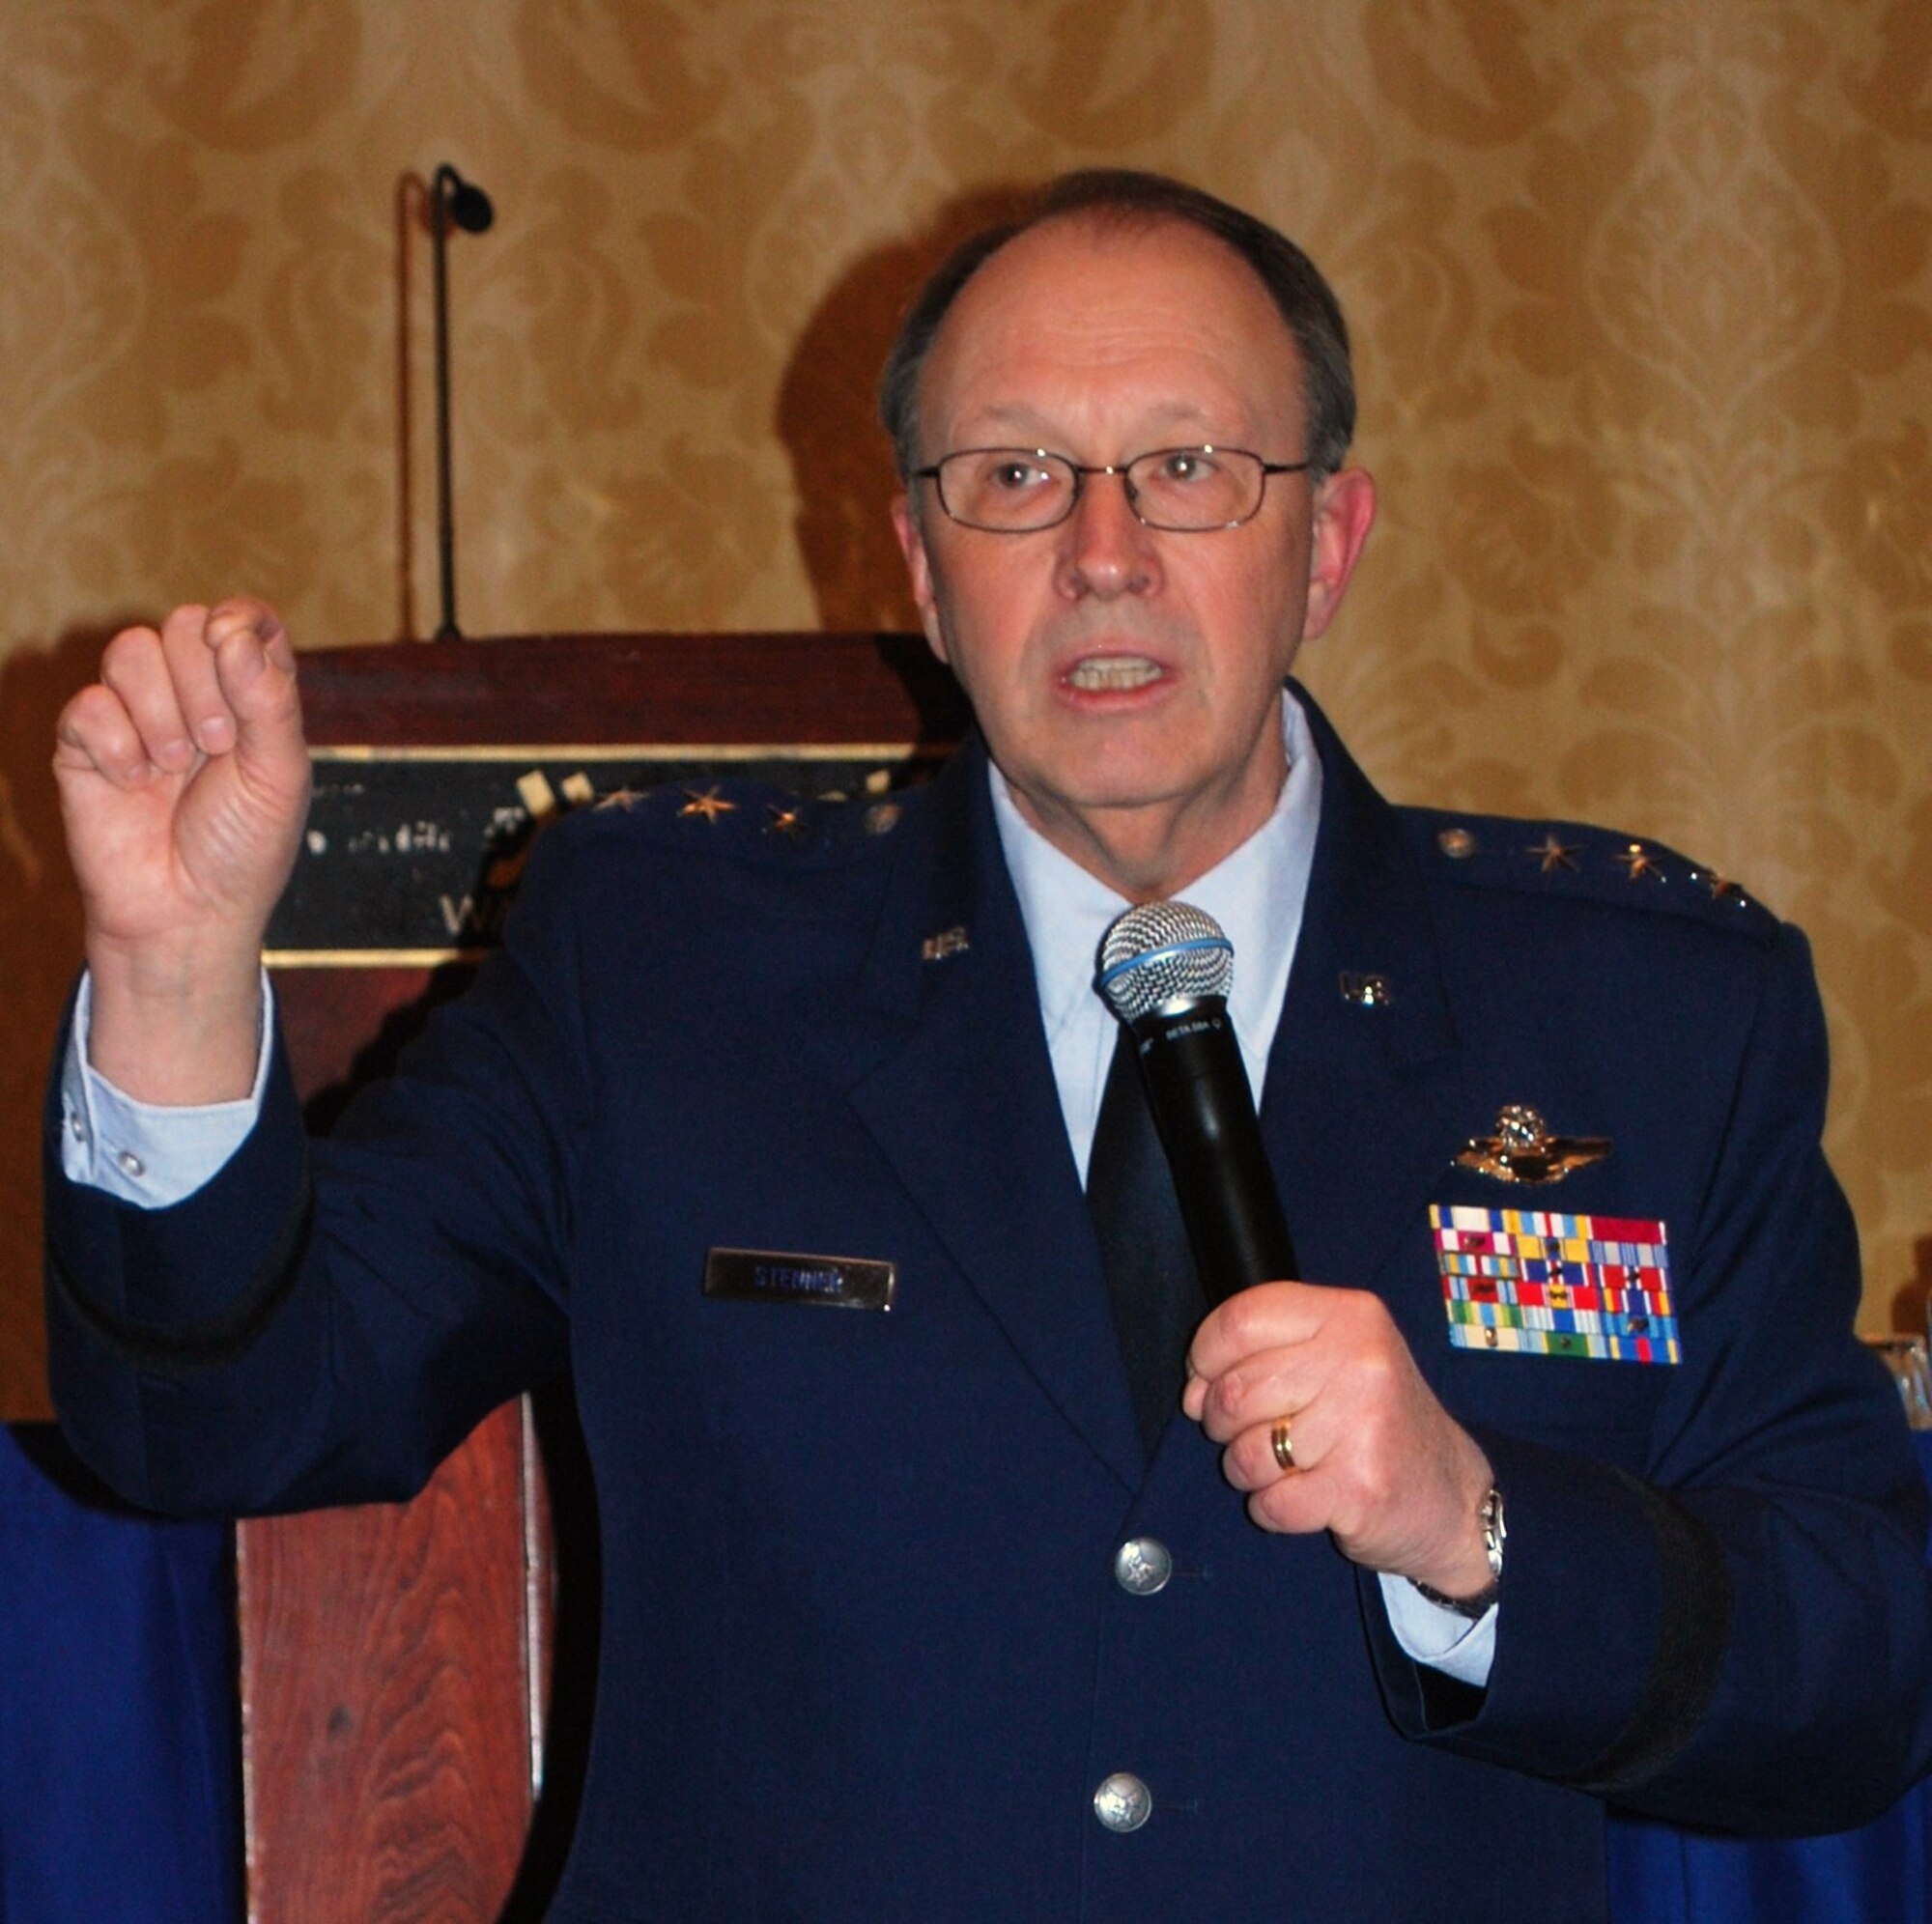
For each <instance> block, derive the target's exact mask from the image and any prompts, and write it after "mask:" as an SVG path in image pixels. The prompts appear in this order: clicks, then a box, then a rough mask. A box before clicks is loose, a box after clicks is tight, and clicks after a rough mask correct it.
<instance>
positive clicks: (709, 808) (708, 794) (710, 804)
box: [677, 786, 738, 822]
mask: <svg viewBox="0 0 1932 1924" xmlns="http://www.w3.org/2000/svg"><path fill="white" fill-rule="evenodd" d="M684 792H685V794H686V796H687V797H688V798H689V799H688V800H687V801H686V803H685V805H684V806H683V807H682V808H680V809H679V810H678V811H677V812H678V813H679V814H680V815H702V816H703V817H704V819H705V820H706V821H707V822H715V821H716V820H717V819H718V818H719V816H720V815H728V814H729V813H730V812H731V811H732V809H734V808H735V807H736V806H738V805H737V803H735V802H727V801H725V798H724V797H723V796H722V795H720V794H719V792H718V790H717V788H716V787H715V786H714V787H711V788H707V789H705V790H704V792H703V793H702V794H699V793H698V791H697V790H696V789H695V788H687V789H686V790H685V791H684Z"/></svg>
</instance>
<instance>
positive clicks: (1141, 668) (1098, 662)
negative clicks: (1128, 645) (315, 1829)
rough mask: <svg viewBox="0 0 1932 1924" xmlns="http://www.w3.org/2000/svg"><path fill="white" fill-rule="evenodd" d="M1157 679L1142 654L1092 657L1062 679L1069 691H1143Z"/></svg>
mask: <svg viewBox="0 0 1932 1924" xmlns="http://www.w3.org/2000/svg"><path fill="white" fill-rule="evenodd" d="M1159 679H1160V668H1159V666H1158V665H1156V664H1155V663H1152V662H1150V661H1149V660H1148V659H1147V657H1146V656H1145V655H1095V656H1093V657H1091V658H1090V659H1088V660H1087V661H1084V662H1082V663H1080V664H1079V665H1078V666H1076V667H1075V668H1074V669H1073V670H1072V672H1071V673H1069V674H1068V675H1067V677H1066V685H1067V686H1068V687H1069V688H1080V689H1125V688H1145V687H1146V686H1147V685H1148V683H1149V682H1151V681H1158V680H1159Z"/></svg>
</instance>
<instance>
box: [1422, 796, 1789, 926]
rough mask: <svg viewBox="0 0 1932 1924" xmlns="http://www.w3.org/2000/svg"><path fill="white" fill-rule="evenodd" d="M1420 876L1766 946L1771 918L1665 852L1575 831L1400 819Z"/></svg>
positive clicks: (1448, 817)
mask: <svg viewBox="0 0 1932 1924" xmlns="http://www.w3.org/2000/svg"><path fill="white" fill-rule="evenodd" d="M1398 812H1399V813H1400V814H1401V815H1402V817H1403V820H1404V826H1405V828H1406V830H1407V832H1408V835H1409V836H1410V839H1411V842H1412V843H1413V844H1414V846H1415V847H1416V849H1417V852H1418V853H1419V855H1420V856H1421V859H1422V863H1423V866H1424V868H1425V870H1426V871H1427V872H1428V873H1429V874H1431V875H1434V876H1436V877H1438V878H1442V879H1446V880H1449V881H1454V882H1461V883H1464V884H1467V885H1469V886H1472V887H1476V888H1490V889H1497V888H1500V889H1512V890H1518V891H1522V892H1524V893H1544V894H1549V895H1562V896H1570V897H1574V898H1577V899H1581V900H1586V901H1598V902H1609V903H1614V904H1616V905H1618V906H1621V907H1629V908H1644V909H1655V910H1661V911H1662V912H1663V913H1664V914H1675V915H1683V916H1691V917H1694V918H1695V919H1696V920H1700V921H1705V922H1710V923H1714V924H1717V925H1719V926H1728V927H1732V928H1736V929H1738V930H1740V931H1741V932H1743V933H1747V934H1750V935H1754V936H1759V937H1763V936H1767V935H1770V934H1772V933H1774V932H1775V931H1776V928H1777V918H1776V916H1774V915H1773V914H1772V913H1771V911H1770V910H1769V909H1767V908H1766V907H1765V906H1764V905H1763V904H1762V903H1761V902H1759V901H1758V900H1757V899H1756V898H1755V897H1754V896H1752V895H1749V894H1747V892H1746V891H1745V890H1744V889H1743V888H1741V887H1740V886H1739V885H1738V884H1737V883H1736V882H1734V881H1732V880H1731V879H1730V877H1728V876H1726V875H1724V874H1721V873H1720V872H1719V870H1717V869H1715V868H1713V867H1711V866H1710V864H1709V863H1701V862H1693V861H1692V860H1691V859H1690V857H1689V856H1685V855H1680V854H1678V852H1677V851H1676V850H1675V849H1673V848H1668V847H1666V846H1665V845H1664V844H1663V843H1662V842H1659V841H1652V840H1650V839H1649V838H1648V837H1646V836H1639V835H1623V834H1620V833H1619V832H1618V831H1616V830H1614V829H1601V828H1591V827H1589V826H1587V825H1586V824H1583V823H1577V822H1552V821H1536V820H1522V821H1519V820H1517V819H1516V818H1514V817H1512V816H1507V815H1464V814H1456V813H1452V812H1450V811H1448V810H1445V809H1436V808H1404V809H1401V810H1399V811H1398Z"/></svg>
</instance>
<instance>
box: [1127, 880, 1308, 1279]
mask: <svg viewBox="0 0 1932 1924" xmlns="http://www.w3.org/2000/svg"><path fill="white" fill-rule="evenodd" d="M1234 979H1235V947H1234V944H1233V943H1231V942H1230V941H1229V940H1228V938H1227V936H1226V935H1224V934H1223V933H1222V930H1221V925H1220V923H1219V922H1217V921H1216V920H1214V918H1213V917H1212V916H1210V915H1208V914H1207V913H1206V912H1205V911H1203V910H1201V909H1197V908H1195V907H1194V906H1193V904H1192V903H1190V902H1143V903H1142V904H1141V905H1140V906H1139V907H1137V908H1132V909H1129V910H1128V911H1127V912H1126V914H1125V915H1123V916H1122V917H1121V918H1120V920H1118V921H1116V922H1115V923H1114V925H1113V927H1111V928H1110V929H1109V930H1108V931H1107V937H1106V940H1105V941H1104V942H1103V943H1102V944H1101V945H1100V977H1099V989H1100V993H1101V994H1102V995H1103V996H1104V997H1105V998H1106V999H1107V1004H1108V1006H1109V1007H1111V1008H1112V1009H1113V1011H1114V1013H1115V1014H1116V1015H1117V1016H1119V1017H1120V1019H1121V1020H1122V1022H1123V1023H1125V1024H1126V1026H1127V1028H1128V1030H1129V1031H1130V1032H1131V1033H1132V1035H1133V1038H1134V1041H1135V1044H1136V1047H1137V1053H1138V1056H1139V1060H1140V1066H1141V1075H1142V1077H1143V1079H1144V1081H1145V1083H1146V1086H1147V1092H1148V1106H1149V1108H1151V1110H1152V1111H1153V1120H1154V1127H1155V1129H1156V1130H1158V1132H1159V1134H1160V1143H1161V1147H1162V1148H1163V1149H1164V1150H1166V1152H1167V1161H1168V1167H1169V1168H1170V1169H1171V1170H1172V1171H1173V1172H1174V1188H1175V1194H1176V1195H1177V1196H1178V1198H1179V1202H1180V1220H1181V1221H1182V1223H1184V1224H1185V1225H1186V1228H1187V1240H1188V1244H1189V1246H1190V1247H1191V1248H1192V1250H1193V1252H1194V1267H1195V1271H1196V1273H1197V1274H1198V1275H1199V1277H1200V1279H1201V1287H1202V1288H1203V1290H1204V1291H1205V1292H1206V1294H1207V1297H1208V1307H1209V1308H1210V1309H1211V1308H1213V1307H1214V1306H1215V1305H1216V1304H1219V1303H1223V1302H1225V1301H1226V1300H1227V1299H1228V1298H1229V1297H1230V1296H1233V1295H1236V1294H1237V1293H1238V1292H1239V1291H1241V1290H1243V1289H1246V1288H1250V1287H1253V1286H1254V1285H1255V1284H1257V1283H1279V1282H1284V1281H1288V1280H1291V1279H1293V1278H1294V1277H1296V1276H1297V1275H1298V1274H1299V1265H1298V1264H1297V1263H1296V1262H1295V1259H1294V1244H1293V1242H1292V1241H1291V1240H1290V1238H1289V1233H1288V1221H1287V1218H1286V1217H1284V1216H1283V1214H1282V1209H1281V1194H1280V1191H1279V1190H1277V1189H1276V1187H1275V1181H1274V1172H1273V1171H1272V1170H1271V1169H1269V1167H1268V1160H1267V1151H1266V1150H1265V1149H1264V1146H1263V1145H1262V1132H1261V1125H1260V1123H1259V1122H1258V1121H1257V1119H1256V1117H1255V1100H1254V1096H1253V1094H1252V1092H1251V1091H1250V1090H1249V1088H1248V1072H1247V1070H1246V1069H1245V1068H1244V1067H1243V1066H1242V1064H1241V1051H1240V1045H1239V1044H1238V1043H1237V1042H1236V1039H1235V1030H1234V1025H1233V1024H1232V1023H1231V1022H1230V1021H1229V1019H1228V991H1229V989H1230V988H1231V987H1232V986H1233V984H1234Z"/></svg>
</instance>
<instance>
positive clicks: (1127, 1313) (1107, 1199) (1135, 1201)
mask: <svg viewBox="0 0 1932 1924" xmlns="http://www.w3.org/2000/svg"><path fill="white" fill-rule="evenodd" d="M1135 1055H1136V1050H1135V1046H1134V1038H1133V1036H1132V1034H1131V1033H1129V1032H1128V1031H1127V1030H1126V1029H1125V1028H1124V1027H1123V1028H1122V1031H1121V1038H1120V1040H1119V1042H1118V1043H1116V1044H1115V1047H1114V1061H1113V1066H1112V1067H1111V1068H1110V1069H1109V1070H1108V1071H1107V1089H1106V1093H1105V1094H1104V1095H1103V1096H1102V1097H1101V1098H1100V1116H1099V1119H1098V1121H1097V1122H1096V1123H1095V1124H1094V1153H1093V1156H1092V1158H1091V1160H1090V1161H1089V1163H1088V1165H1087V1207H1088V1209H1089V1210H1090V1211H1091V1212H1092V1214H1093V1217H1094V1230H1095V1231H1097V1233H1098V1235H1099V1240H1100V1265H1101V1267H1102V1269H1104V1270H1105V1272H1106V1276H1107V1293H1108V1295H1109V1296H1110V1297H1111V1298H1112V1299H1113V1304H1114V1323H1115V1326H1116V1328H1117V1329H1118V1330H1119V1332H1120V1338H1121V1354H1122V1357H1123V1358H1124V1359H1125V1362H1126V1366H1127V1383H1128V1386H1129V1388H1130V1389H1131V1390H1132V1392H1133V1399H1134V1415H1135V1416H1136V1418H1137V1419H1138V1420H1139V1423H1140V1429H1141V1437H1142V1440H1143V1441H1144V1442H1145V1443H1146V1445H1147V1453H1148V1457H1149V1458H1150V1459H1151V1458H1152V1457H1153V1453H1154V1451H1155V1449H1156V1448H1157V1446H1158V1445H1159V1443H1160V1438H1161V1433H1162V1431H1163V1430H1165V1429H1166V1428H1167V1425H1168V1420H1169V1418H1171V1417H1172V1416H1173V1415H1174V1412H1175V1411H1176V1410H1177V1409H1178V1408H1179V1404H1180V1389H1181V1381H1182V1377H1183V1373H1184V1369H1185V1365H1186V1361H1187V1344H1188V1343H1189V1341H1190V1339H1191V1338H1192V1337H1193V1335H1194V1331H1195V1328H1196V1326H1197V1325H1198V1324H1199V1322H1200V1321H1201V1318H1202V1317H1203V1316H1206V1315H1207V1314H1208V1303H1207V1299H1206V1297H1205V1296H1204V1295H1203V1294H1202V1291H1201V1283H1200V1280H1199V1278H1198V1277H1196V1275H1195V1273H1194V1256H1193V1252H1192V1251H1191V1250H1190V1249H1189V1248H1188V1246H1187V1231H1186V1228H1185V1226H1184V1225H1183V1224H1182V1222H1181V1220H1180V1202H1179V1198H1178V1197H1177V1196H1176V1195H1175V1193H1174V1176H1173V1174H1172V1173H1171V1172H1170V1171H1169V1169H1168V1166H1167V1155H1166V1152H1165V1151H1164V1150H1163V1149H1162V1148H1161V1146H1160V1137H1159V1134H1158V1133H1157V1132H1156V1130H1155V1128H1154V1122H1153V1112H1152V1111H1151V1109H1149V1107H1148V1099H1147V1089H1146V1088H1145V1086H1144V1085H1143V1083H1142V1081H1141V1072H1140V1064H1139V1063H1138V1062H1137V1061H1135Z"/></svg>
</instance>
